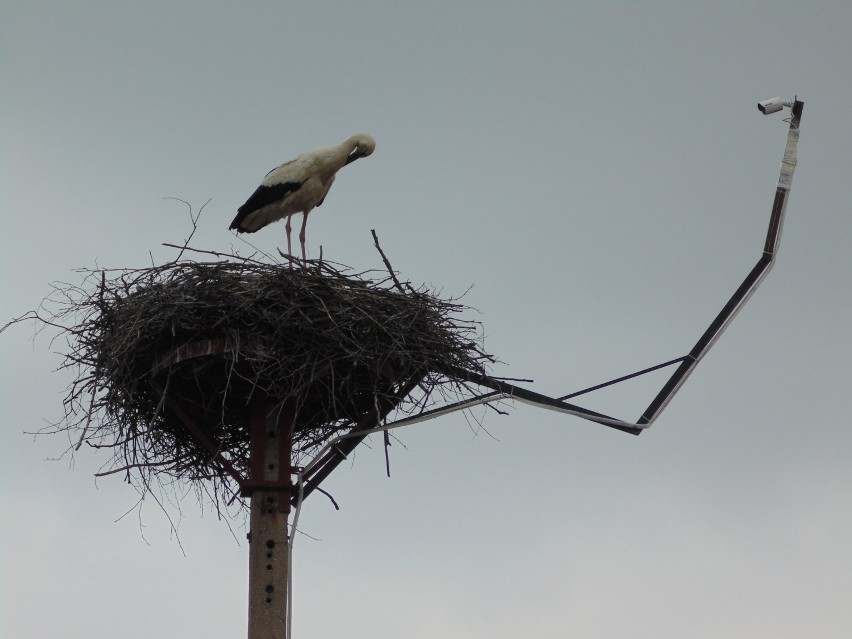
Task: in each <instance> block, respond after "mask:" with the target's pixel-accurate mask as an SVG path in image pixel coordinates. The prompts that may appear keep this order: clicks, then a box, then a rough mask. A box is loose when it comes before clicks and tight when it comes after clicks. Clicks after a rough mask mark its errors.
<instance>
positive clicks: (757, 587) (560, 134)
mask: <svg viewBox="0 0 852 639" xmlns="http://www.w3.org/2000/svg"><path fill="white" fill-rule="evenodd" d="M737 5H738V6H736V7H734V6H733V3H730V6H729V8H724V6H722V4H720V3H715V2H714V3H700V2H693V3H682V2H670V3H662V2H644V3H628V2H594V3H592V2H589V3H567V2H561V3H556V2H553V3H544V2H539V3H523V4H520V3H518V5H515V6H513V5H510V4H508V3H463V4H460V3H458V2H451V3H439V2H435V3H424V4H420V5H418V6H416V7H414V6H402V5H401V4H399V3H394V4H392V3H389V2H388V3H375V2H374V3H369V2H367V3H358V4H356V3H340V2H326V3H301V4H295V3H283V2H277V3H276V2H263V3H260V2H258V3H253V4H245V3H243V4H240V5H238V4H237V3H213V2H208V3H203V4H202V3H188V2H179V3H174V2H168V3H166V2H145V3H134V4H132V5H131V4H130V3H105V2H73V3H71V2H53V3H45V2H37V1H33V0H27V1H26V2H20V1H19V2H16V1H11V2H9V1H7V2H4V3H3V5H2V7H0V136H2V143H0V144H1V145H2V149H3V153H2V156H0V162H2V169H1V170H0V211H1V212H2V216H3V218H2V219H3V229H4V231H3V233H2V246H0V249H2V255H3V262H4V266H5V268H4V273H5V275H4V276H3V277H2V279H0V287H2V288H0V299H2V309H1V310H2V316H3V318H6V319H8V318H9V317H11V316H13V315H18V314H20V313H23V312H24V311H26V310H28V309H31V308H34V307H35V306H37V305H38V303H39V301H40V300H41V298H42V297H43V296H44V295H46V294H47V293H48V292H49V290H50V289H49V283H50V282H51V281H55V280H64V281H73V280H75V278H76V275H74V274H73V273H72V269H74V268H75V267H80V266H94V265H95V264H98V265H101V266H110V267H112V266H143V265H144V264H146V263H147V262H148V261H149V251H150V252H151V253H152V254H153V256H154V259H155V260H158V261H162V260H165V259H168V258H170V257H172V256H173V254H172V253H171V252H170V250H168V249H166V248H164V247H162V246H161V243H162V242H175V241H179V240H181V239H182V238H183V237H184V236H185V234H186V233H187V231H188V228H189V223H188V217H187V215H186V211H185V208H184V207H183V206H182V205H180V204H178V203H176V202H173V201H169V200H164V199H163V198H164V197H166V196H174V197H179V198H182V199H184V200H188V201H190V202H192V203H194V204H195V205H196V206H200V205H201V204H203V203H204V202H205V201H206V200H208V199H209V198H212V202H211V203H210V204H209V205H208V207H207V208H206V209H205V212H204V216H203V218H202V219H201V222H200V228H199V230H198V233H197V234H196V237H195V239H194V241H193V244H194V245H195V246H198V247H203V248H206V249H213V250H229V249H231V248H236V249H238V250H245V249H246V248H247V247H246V246H245V245H244V244H243V243H242V242H240V241H238V240H237V239H236V238H235V236H234V235H232V234H231V232H229V231H228V230H227V226H228V223H229V222H230V220H231V219H232V217H233V215H234V213H235V210H236V208H237V207H238V206H239V205H240V204H242V202H243V201H244V200H245V199H246V197H247V196H248V195H250V193H251V192H252V191H253V189H254V188H255V186H256V185H257V184H258V182H259V180H260V179H261V178H262V177H263V175H264V174H265V173H266V172H267V171H268V170H269V169H271V168H272V167H274V166H275V165H277V164H279V163H281V162H283V161H285V160H288V159H290V158H292V157H293V156H295V155H296V154H298V153H301V152H303V151H306V150H309V149H311V148H313V147H316V146H323V145H329V144H336V143H338V142H340V141H342V140H343V139H344V138H345V137H346V136H348V135H349V134H350V133H353V132H356V131H367V132H369V133H371V134H373V135H374V136H375V138H376V140H377V142H378V148H377V150H376V153H375V154H374V155H373V156H372V157H370V158H368V159H366V160H362V161H361V162H358V163H356V164H355V165H353V166H351V167H349V168H347V169H346V170H345V171H343V172H342V173H341V174H340V176H339V177H338V180H337V182H336V183H335V186H334V188H333V189H332V191H331V193H330V195H329V197H328V199H327V200H326V202H325V204H324V205H323V207H322V208H321V209H318V210H317V212H316V213H315V214H314V215H312V217H311V222H310V225H309V227H308V242H309V251H310V253H312V254H313V255H317V254H318V251H319V246H320V245H322V247H323V252H324V255H325V256H326V257H328V258H330V259H334V260H336V261H338V262H342V263H345V264H348V265H351V266H352V267H354V268H356V269H357V270H363V269H366V268H381V262H380V260H379V257H378V255H377V254H376V252H375V250H374V248H373V247H372V238H371V237H370V229H372V228H375V229H376V230H377V231H378V233H379V235H380V237H381V240H382V244H383V247H384V248H385V250H386V252H387V253H388V255H389V257H390V259H391V261H392V262H393V264H394V266H395V267H396V268H397V269H399V271H400V272H401V273H402V274H403V275H404V276H405V277H406V278H408V279H410V280H411V281H412V282H414V283H418V284H419V283H427V284H429V285H431V286H433V287H435V288H437V289H440V290H442V291H443V293H444V294H446V295H458V294H461V293H462V292H464V291H465V290H467V289H468V287H470V286H471V285H473V288H472V290H471V291H470V292H469V293H468V294H467V296H466V297H465V302H466V303H467V304H468V305H470V306H472V307H475V308H476V309H478V311H479V314H478V315H474V318H476V319H479V320H481V321H482V322H483V324H484V327H485V332H486V342H485V346H486V348H487V350H489V351H490V352H492V353H494V354H496V355H497V356H499V357H500V359H501V360H502V361H503V362H505V365H503V366H500V367H499V368H497V369H496V370H495V372H496V373H498V374H503V375H513V376H518V377H532V378H534V379H535V380H536V384H535V388H536V389H538V390H541V391H542V392H548V393H554V394H563V393H567V392H570V391H573V390H577V389H579V388H583V387H585V386H588V385H591V384H594V383H597V382H600V381H604V380H606V379H609V378H612V377H616V376H619V375H622V374H625V373H628V372H631V371H633V370H636V369H639V368H643V367H645V366H650V365H653V364H656V363H659V362H662V361H664V360H666V359H670V358H672V357H677V356H679V355H682V354H684V353H685V352H687V351H688V350H689V349H690V348H691V347H692V345H693V343H694V342H695V340H696V339H697V338H698V336H699V335H700V334H701V332H702V331H703V330H704V329H705V328H706V326H707V325H708V324H709V322H710V320H711V319H712V318H713V317H714V315H715V314H716V313H717V312H718V310H719V309H720V308H721V306H722V305H723V304H724V302H725V301H726V300H727V299H728V297H729V296H730V294H731V293H732V292H733V291H734V289H735V288H736V287H737V286H738V285H739V283H740V282H741V280H742V278H743V277H744V276H745V275H746V273H747V272H748V270H749V269H750V268H751V267H752V266H753V264H754V263H755V261H756V260H757V258H758V257H759V255H760V251H761V249H762V246H763V240H764V237H765V233H766V225H767V222H768V217H769V212H770V207H771V203H772V197H773V194H774V188H775V183H776V180H777V176H778V166H779V161H780V158H781V153H782V151H783V147H784V141H785V135H786V130H787V125H786V124H785V123H784V122H783V117H782V116H780V115H775V116H773V117H762V116H761V115H760V114H759V113H758V111H757V109H756V108H755V104H756V102H757V101H758V100H760V99H764V98H769V97H772V96H776V95H780V96H782V97H785V98H792V97H793V95H794V94H798V95H799V97H800V98H801V99H802V100H804V101H805V111H804V118H803V126H802V137H801V142H800V145H799V167H798V170H797V173H796V176H795V179H794V183H793V192H792V194H791V197H790V203H789V207H788V217H787V222H786V224H785V227H784V237H783V242H782V250H781V254H780V258H779V262H778V265H777V266H776V268H775V270H774V271H773V272H772V274H771V276H770V277H769V279H768V280H767V281H766V283H765V284H764V286H763V287H762V288H761V289H760V290H759V291H758V293H757V294H756V295H755V296H754V298H753V299H752V301H751V302H749V304H748V305H747V306H746V308H745V310H744V311H743V313H741V314H740V316H739V317H738V318H737V320H736V321H735V322H734V323H733V325H732V326H731V328H730V329H729V330H728V332H727V333H726V334H725V335H724V336H723V338H722V339H721V340H720V342H719V343H718V344H717V345H716V346H715V347H714V349H713V350H712V351H711V353H710V354H709V356H708V357H707V358H706V359H705V361H704V362H703V363H702V364H701V366H700V367H699V368H698V370H697V371H696V372H695V373H694V374H693V376H692V377H691V378H690V379H689V381H688V382H687V384H686V385H685V386H684V388H683V390H682V392H681V393H680V394H679V395H678V396H677V397H676V399H675V400H674V402H673V403H672V404H671V406H670V407H669V408H668V410H667V411H666V412H665V413H664V414H663V416H662V417H661V418H660V419H659V420H658V422H657V423H656V424H655V425H654V427H653V428H652V429H651V431H650V432H648V433H646V434H644V435H642V436H641V437H639V438H635V437H632V436H629V435H626V434H622V433H618V432H615V431H611V430H609V429H606V428H603V427H600V426H597V425H594V424H591V423H588V422H584V421H581V420H577V419H574V418H571V417H565V416H561V415H556V414H553V413H550V412H547V411H542V410H536V409H533V408H528V407H522V406H518V407H515V408H513V409H512V410H511V414H510V415H509V416H504V417H500V416H497V415H488V416H487V418H486V421H485V427H486V428H487V430H488V433H490V435H491V436H489V435H488V434H486V433H484V432H482V431H479V432H475V431H474V430H473V429H472V428H471V427H470V426H469V425H468V424H467V423H466V421H465V420H464V418H463V417H462V416H454V417H450V418H446V419H443V420H441V421H435V422H430V423H428V424H425V425H421V426H416V427H412V428H411V429H409V430H406V431H403V432H400V433H399V437H400V439H401V440H402V443H404V444H405V448H404V447H403V446H401V445H398V444H397V445H394V446H393V448H392V458H391V464H392V471H393V476H392V478H391V479H389V480H388V479H387V478H385V477H384V462H383V457H382V454H381V450H380V448H381V447H380V446H374V448H373V450H370V449H367V448H363V447H362V448H360V449H359V450H358V452H357V454H356V455H354V457H353V458H352V463H351V464H347V465H344V466H341V467H340V468H339V469H338V470H337V471H336V472H335V474H334V475H332V477H331V478H330V479H329V480H328V481H327V483H326V485H325V487H326V488H328V489H329V490H330V491H331V492H332V493H333V494H334V496H335V498H336V499H337V501H338V502H339V503H340V504H341V507H342V509H341V511H340V512H336V511H334V510H333V508H332V507H331V505H330V503H329V502H328V501H327V500H326V499H325V498H323V497H322V496H320V495H317V496H315V497H312V498H311V499H309V500H308V502H307V503H306V505H305V507H304V510H303V512H302V519H301V527H302V529H303V530H304V532H305V533H307V534H309V535H311V537H312V538H309V537H307V536H304V535H300V536H299V537H298V539H297V543H296V548H295V552H296V555H295V565H294V569H295V593H294V595H295V602H294V603H295V618H294V635H295V636H296V637H323V636H334V635H338V636H340V635H343V634H345V635H346V636H347V637H352V638H356V639H357V638H365V639H366V638H370V639H374V638H376V637H379V638H382V637H400V636H404V637H410V638H418V637H433V636H435V635H436V634H440V635H441V636H450V637H474V638H475V637H489V638H510V637H511V638H514V637H518V636H537V637H542V638H550V637H552V638H557V637H565V636H569V635H571V636H579V637H585V638H587V639H594V638H598V637H599V638H604V637H606V638H609V637H631V638H633V637H635V638H644V637H648V638H650V637H654V638H659V637H684V636H686V637H691V638H692V639H701V638H705V637H707V638H709V637H713V638H716V637H728V638H730V639H738V638H754V637H773V639H784V638H794V637H795V638H800V637H803V636H819V637H840V636H846V635H847V634H848V632H849V629H850V627H852V611H851V610H850V607H849V601H850V600H852V545H850V544H849V539H850V538H852V505H850V504H852V465H850V463H849V459H850V453H852V432H850V427H849V423H848V414H849V412H850V411H849V399H848V398H849V390H850V381H852V375H850V372H849V366H848V362H849V361H850V355H852V347H850V338H849V318H850V315H852V286H850V284H849V275H850V273H852V258H850V252H849V250H848V248H847V244H848V241H849V237H852V216H850V214H849V209H850V206H849V200H848V196H847V193H848V184H849V179H850V176H852V163H851V162H850V159H849V157H850V150H852V118H850V105H852V82H850V72H849V61H850V60H852V39H850V38H849V32H850V27H852V5H850V4H849V3H848V2H845V1H839V0H838V1H837V2H822V3H820V2H816V3H813V2H811V3H805V2H799V3H793V2H762V3H759V2H748V3H737ZM283 238H284V229H283V225H282V224H277V225H275V226H273V227H271V228H269V229H265V230H264V231H263V232H261V233H258V234H257V235H256V236H253V237H252V238H251V239H252V241H253V242H255V243H256V244H257V246H258V247H260V248H262V249H264V250H269V251H273V250H275V248H276V247H277V246H281V245H282V242H283ZM3 321H5V320H3ZM31 336H32V329H31V327H28V326H27V327H16V328H15V329H14V330H10V331H7V332H6V333H4V334H3V335H2V336H0V357H2V360H3V361H4V362H5V365H4V366H3V367H2V370H0V375H2V384H0V389H2V417H3V420H2V424H3V428H2V431H0V438H1V439H0V469H2V470H0V473H2V486H0V490H2V504H0V507H2V512H4V513H5V518H4V520H5V522H6V523H5V524H4V525H3V526H2V537H3V543H2V546H3V553H4V559H3V566H4V569H3V571H2V572H3V584H2V588H3V589H4V590H3V592H0V601H2V602H3V603H2V604H0V606H2V607H4V608H5V610H1V611H0V614H2V626H0V630H2V632H0V634H2V635H3V636H6V637H16V638H20V639H28V638H41V637H47V636H62V637H71V638H76V637H80V638H83V637H85V638H86V639H98V638H101V637H104V638H105V637H114V636H116V634H121V636H122V637H123V638H124V639H141V638H148V637H165V636H169V637H179V636H198V637H206V638H210V639H218V638H226V637H239V636H243V635H244V633H245V619H246V597H247V587H246V579H247V549H246V545H245V541H244V535H245V530H243V529H241V528H236V529H235V530H234V534H233V535H232V534H231V532H230V531H229V530H228V527H227V526H226V525H225V524H224V523H223V522H220V521H218V520H217V518H216V516H215V514H213V513H211V512H210V511H209V509H205V511H204V512H203V513H202V512H200V511H199V509H198V508H197V507H196V506H195V505H194V503H193V501H192V498H191V496H190V498H189V499H188V500H186V501H185V502H184V504H183V517H182V519H181V520H180V521H179V531H180V542H181V544H182V546H183V549H184V550H185V555H184V554H183V553H182V551H181V546H180V545H179V544H178V543H177V541H175V539H174V538H173V536H172V535H170V533H169V528H168V523H167V520H166V518H165V517H164V516H163V514H162V513H161V511H160V510H159V508H158V507H157V506H156V504H153V503H145V504H144V506H143V508H142V510H141V518H140V516H138V514H137V512H136V511H133V512H131V513H130V514H129V515H128V516H127V517H124V518H123V519H120V520H119V518H121V516H122V515H123V514H124V513H125V512H126V511H128V510H130V509H131V508H132V507H133V505H134V503H135V502H136V500H137V495H136V493H135V492H134V491H133V490H132V489H131V488H130V487H128V486H126V485H124V484H122V483H121V481H120V479H119V478H117V477H112V478H106V479H102V480H99V481H95V480H94V479H93V477H92V475H93V473H94V472H96V470H97V469H98V468H99V466H100V464H101V463H102V462H103V461H104V458H103V457H101V456H99V455H98V454H96V453H95V452H90V451H81V454H79V455H78V456H77V457H76V459H75V460H74V462H73V463H70V462H69V460H67V459H63V460H60V461H53V462H51V461H46V460H47V459H48V458H53V457H56V456H57V455H58V454H59V453H61V451H62V450H63V449H64V447H65V441H64V440H63V439H62V438H61V437H43V438H37V439H35V440H34V439H33V437H32V436H28V435H24V434H22V433H23V431H33V430H36V429H38V428H39V427H41V426H42V425H43V424H45V423H46V422H50V421H52V420H57V419H58V418H59V417H60V416H61V414H62V398H63V396H64V389H65V386H66V384H67V382H68V377H67V376H66V375H65V374H64V373H56V372H52V370H53V369H54V368H56V366H57V365H58V364H59V363H60V361H61V359H60V358H59V356H57V355H56V354H54V353H53V351H55V350H57V349H58V347H59V346H60V345H59V344H54V345H53V348H52V347H51V345H50V343H49V339H47V338H46V337H41V338H38V339H36V340H35V342H34V343H33V342H32V340H31ZM662 379H663V378H662V377H656V378H653V379H648V380H644V379H643V380H642V381H640V382H637V383H635V384H625V385H623V386H620V387H617V388H616V389H614V390H611V391H607V392H605V393H600V394H597V395H595V396H593V397H589V398H588V400H587V401H586V402H584V405H586V406H588V407H590V408H593V409H597V410H603V411H605V412H608V413H610V414H614V415H617V416H619V417H623V418H626V419H635V418H636V417H638V415H639V414H640V413H641V411H642V409H643V408H644V407H645V405H647V403H648V401H650V399H651V397H652V396H653V394H654V393H655V392H656V390H657V388H658V386H659V384H660V383H661V381H662ZM171 512H172V513H173V514H174V512H175V511H174V510H172V511H171ZM116 520H119V521H117V522H116ZM140 521H141V523H140ZM235 537H236V540H238V541H235ZM314 538H315V539H314Z"/></svg>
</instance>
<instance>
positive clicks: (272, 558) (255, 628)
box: [243, 400, 295, 639]
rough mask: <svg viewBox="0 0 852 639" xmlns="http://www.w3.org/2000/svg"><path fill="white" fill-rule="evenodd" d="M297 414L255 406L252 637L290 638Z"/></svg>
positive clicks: (250, 487) (250, 485)
mask: <svg viewBox="0 0 852 639" xmlns="http://www.w3.org/2000/svg"><path fill="white" fill-rule="evenodd" d="M294 419H295V415H294V411H293V410H292V407H290V406H288V405H284V406H281V405H280V404H278V405H271V403H270V402H268V401H266V400H257V401H256V402H255V404H254V406H253V407H252V415H251V423H250V431H251V432H250V437H251V440H250V441H251V458H250V460H251V480H250V481H248V482H245V483H244V485H243V491H244V494H245V493H250V495H251V515H250V525H251V532H249V611H248V639H285V637H286V631H287V582H288V576H289V573H290V546H289V543H288V541H289V539H288V532H287V520H288V518H289V515H290V498H291V493H292V485H291V474H290V473H291V470H292V469H291V461H290V451H291V448H292V434H293V423H294Z"/></svg>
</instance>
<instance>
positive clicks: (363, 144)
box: [344, 133, 376, 164]
mask: <svg viewBox="0 0 852 639" xmlns="http://www.w3.org/2000/svg"><path fill="white" fill-rule="evenodd" d="M344 144H346V145H348V146H349V147H351V148H352V151H351V152H350V153H349V157H348V158H346V164H349V163H350V162H354V161H355V160H357V159H358V158H365V157H367V156H368V155H370V154H371V153H372V152H373V151H375V150H376V141H375V140H374V139H373V136H372V135H368V134H366V133H356V134H355V135H352V136H349V138H348V139H347V140H346V142H344Z"/></svg>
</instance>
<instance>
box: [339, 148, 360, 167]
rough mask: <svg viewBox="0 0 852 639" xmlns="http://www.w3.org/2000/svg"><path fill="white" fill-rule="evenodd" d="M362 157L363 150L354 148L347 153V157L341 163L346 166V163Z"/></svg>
mask: <svg viewBox="0 0 852 639" xmlns="http://www.w3.org/2000/svg"><path fill="white" fill-rule="evenodd" d="M362 157H364V152H363V151H359V150H357V149H355V150H354V151H352V153H350V154H349V157H348V158H346V162H345V163H344V164H343V166H346V165H347V164H352V163H353V162H354V161H355V160H357V159H358V158H362Z"/></svg>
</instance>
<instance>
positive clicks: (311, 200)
mask: <svg viewBox="0 0 852 639" xmlns="http://www.w3.org/2000/svg"><path fill="white" fill-rule="evenodd" d="M375 148H376V141H375V140H374V139H373V138H372V136H370V135H367V134H366V133H356V134H355V135H352V136H350V137H349V138H347V139H346V140H345V141H344V142H343V143H341V144H338V145H337V146H329V147H322V148H319V149H314V150H313V151H309V152H308V153H303V154H302V155H300V156H299V157H297V158H296V159H294V160H290V161H289V162H287V163H285V164H282V165H281V166H279V167H277V168H274V169H272V170H271V171H270V172H269V173H267V174H266V177H265V178H263V181H262V182H261V183H260V186H259V187H257V190H256V191H255V192H254V193H252V195H251V197H250V198H249V199H248V200H246V203H245V204H243V205H242V206H241V207H240V208H239V209H238V212H237V216H236V217H235V218H234V221H233V222H231V226H230V227H229V228H231V229H236V231H237V233H254V232H255V231H257V230H259V229H262V228H263V227H264V226H266V225H267V224H271V223H272V222H277V221H278V220H280V219H281V218H283V217H286V218H287V227H286V228H287V253H291V254H292V252H291V247H290V216H292V215H294V214H296V213H304V218H303V219H302V230H301V232H300V233H299V241H300V242H301V245H302V260H307V256H306V251H305V226H306V225H307V223H308V213H310V212H311V211H312V210H313V209H314V207H317V206H319V205H320V204H322V202H323V200H324V199H325V196H326V194H327V193H328V190H329V189H330V188H331V184H332V183H333V182H334V175H335V173H337V172H338V171H339V170H340V169H342V168H343V167H344V166H346V165H347V164H349V163H351V162H354V161H355V160H357V159H358V158H363V157H366V156H368V155H370V154H371V153H372V152H373V151H374V150H375Z"/></svg>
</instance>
